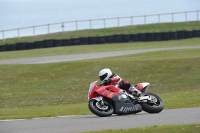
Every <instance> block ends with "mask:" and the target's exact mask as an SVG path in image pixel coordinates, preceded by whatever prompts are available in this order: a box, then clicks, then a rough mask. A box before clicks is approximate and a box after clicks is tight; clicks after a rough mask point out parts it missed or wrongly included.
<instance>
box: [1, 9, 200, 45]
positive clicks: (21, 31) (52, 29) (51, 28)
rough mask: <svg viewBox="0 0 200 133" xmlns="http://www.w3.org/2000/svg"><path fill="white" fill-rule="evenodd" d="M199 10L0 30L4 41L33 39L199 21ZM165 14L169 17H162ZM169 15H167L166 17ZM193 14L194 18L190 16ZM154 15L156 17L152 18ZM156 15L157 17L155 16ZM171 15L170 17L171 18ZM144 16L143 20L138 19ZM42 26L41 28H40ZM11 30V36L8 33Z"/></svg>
mask: <svg viewBox="0 0 200 133" xmlns="http://www.w3.org/2000/svg"><path fill="white" fill-rule="evenodd" d="M199 12H200V10H197V11H186V12H175V13H164V14H153V15H142V16H130V17H117V18H102V19H91V20H77V21H69V22H60V23H52V24H45V25H37V26H31V27H23V28H17V29H10V30H2V31H0V32H1V34H2V38H0V39H1V40H3V41H4V42H5V41H6V39H7V38H13V37H14V38H18V39H19V40H20V38H21V37H24V36H32V37H33V39H34V38H35V37H36V36H38V35H47V36H49V35H50V34H52V33H64V32H68V31H77V30H83V29H101V28H111V27H121V26H130V25H138V24H140V25H145V24H150V23H163V22H172V23H173V22H187V21H199ZM176 15H184V16H182V20H175V18H176ZM163 16H165V18H167V19H166V20H165V18H162V17H163ZM166 16H167V17H166ZM190 16H192V18H190ZM152 17H154V19H152ZM155 17H156V18H155ZM169 17H170V19H169ZM138 18H140V19H141V18H142V20H137V19H138ZM38 28H40V29H38ZM9 32H10V34H9V35H10V36H9V35H6V33H9Z"/></svg>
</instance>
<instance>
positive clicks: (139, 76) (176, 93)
mask: <svg viewBox="0 0 200 133" xmlns="http://www.w3.org/2000/svg"><path fill="white" fill-rule="evenodd" d="M104 67H109V68H111V70H113V72H116V73H117V74H119V75H120V76H121V77H123V78H124V79H126V80H129V81H130V82H131V83H133V84H134V83H138V82H150V83H151V87H150V89H149V91H150V92H152V93H156V94H158V95H159V96H161V98H162V99H163V101H164V103H165V109H170V108H184V107H199V106H200V99H199V96H200V85H199V81H200V49H188V50H174V51H173V50H172V51H158V52H150V53H142V54H135V55H128V56H120V57H113V58H104V59H94V60H87V61H77V62H63V63H52V64H41V65H39V64H37V65H0V84H1V85H0V86H1V87H0V119H13V118H14V119H15V118H33V117H48V116H59V115H80V114H81V115H82V114H91V113H90V111H89V110H88V107H87V91H88V86H89V84H90V83H91V82H92V81H94V80H96V79H98V72H99V70H100V69H102V68H104Z"/></svg>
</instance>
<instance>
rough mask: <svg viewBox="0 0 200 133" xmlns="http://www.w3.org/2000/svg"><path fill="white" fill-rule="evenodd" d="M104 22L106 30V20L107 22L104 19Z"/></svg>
mask: <svg viewBox="0 0 200 133" xmlns="http://www.w3.org/2000/svg"><path fill="white" fill-rule="evenodd" d="M103 22H104V28H106V20H105V18H104V19H103Z"/></svg>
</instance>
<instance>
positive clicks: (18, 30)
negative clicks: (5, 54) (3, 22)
mask: <svg viewBox="0 0 200 133" xmlns="http://www.w3.org/2000/svg"><path fill="white" fill-rule="evenodd" d="M17 31H18V40H20V31H19V28H18V29H17Z"/></svg>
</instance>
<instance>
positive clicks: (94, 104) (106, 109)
mask: <svg viewBox="0 0 200 133" xmlns="http://www.w3.org/2000/svg"><path fill="white" fill-rule="evenodd" d="M88 107H89V109H90V111H91V112H92V113H94V114H95V115H97V116H100V117H106V116H111V115H112V114H113V112H114V108H113V106H112V104H110V103H109V102H106V101H104V103H103V105H102V104H101V102H99V101H97V100H95V99H92V100H90V101H89V102H88Z"/></svg>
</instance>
